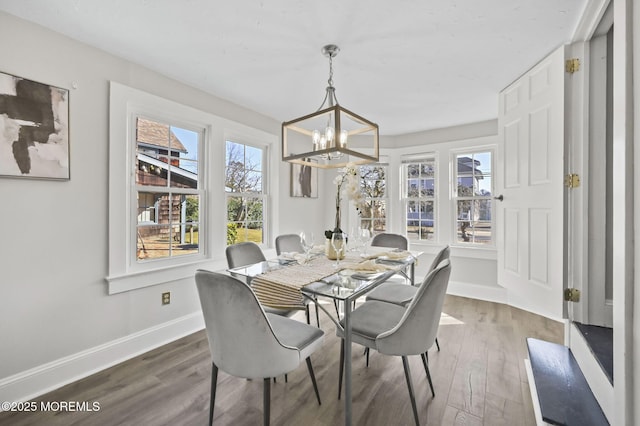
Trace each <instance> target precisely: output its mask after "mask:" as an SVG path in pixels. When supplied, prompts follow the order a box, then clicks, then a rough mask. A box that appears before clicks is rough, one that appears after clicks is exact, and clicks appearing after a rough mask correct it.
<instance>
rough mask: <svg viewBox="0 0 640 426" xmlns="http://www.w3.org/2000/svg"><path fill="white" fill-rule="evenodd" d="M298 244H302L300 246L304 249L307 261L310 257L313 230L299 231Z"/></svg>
mask: <svg viewBox="0 0 640 426" xmlns="http://www.w3.org/2000/svg"><path fill="white" fill-rule="evenodd" d="M300 244H302V248H303V249H304V256H305V260H306V261H309V259H310V258H311V249H312V248H313V244H314V238H313V232H308V233H306V234H305V233H304V232H301V233H300Z"/></svg>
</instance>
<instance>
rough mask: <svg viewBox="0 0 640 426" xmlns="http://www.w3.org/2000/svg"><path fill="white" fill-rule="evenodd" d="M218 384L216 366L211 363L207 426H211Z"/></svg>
mask: <svg viewBox="0 0 640 426" xmlns="http://www.w3.org/2000/svg"><path fill="white" fill-rule="evenodd" d="M217 382H218V366H217V365H215V364H214V363H211V394H210V396H209V426H211V425H213V407H214V405H215V403H216V384H217Z"/></svg>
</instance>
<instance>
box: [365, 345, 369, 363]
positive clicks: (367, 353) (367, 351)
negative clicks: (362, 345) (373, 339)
mask: <svg viewBox="0 0 640 426" xmlns="http://www.w3.org/2000/svg"><path fill="white" fill-rule="evenodd" d="M365 355H366V356H367V367H369V348H367V349H366V350H365Z"/></svg>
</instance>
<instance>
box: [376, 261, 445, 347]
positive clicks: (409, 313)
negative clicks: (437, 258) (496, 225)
mask: <svg viewBox="0 0 640 426" xmlns="http://www.w3.org/2000/svg"><path fill="white" fill-rule="evenodd" d="M450 274H451V263H450V262H449V259H445V260H443V261H442V262H440V264H439V265H438V266H437V267H436V268H435V269H434V270H433V271H431V272H430V273H429V274H428V275H427V276H426V277H425V279H424V281H423V282H422V285H420V287H419V288H418V291H417V292H416V295H415V296H414V298H413V300H412V301H411V303H410V304H409V306H408V307H407V310H406V311H405V313H404V315H403V316H402V319H401V320H400V322H398V324H397V325H396V326H395V327H394V328H392V329H391V330H389V331H386V332H384V333H382V334H380V335H378V336H377V337H376V349H377V350H378V352H380V353H383V354H386V355H419V354H421V353H424V352H426V351H427V350H428V349H429V348H430V347H431V346H432V345H433V343H434V342H435V339H436V337H437V335H438V326H439V324H440V316H441V314H442V305H443V303H444V296H445V294H446V292H447V286H448V284H449V275H450Z"/></svg>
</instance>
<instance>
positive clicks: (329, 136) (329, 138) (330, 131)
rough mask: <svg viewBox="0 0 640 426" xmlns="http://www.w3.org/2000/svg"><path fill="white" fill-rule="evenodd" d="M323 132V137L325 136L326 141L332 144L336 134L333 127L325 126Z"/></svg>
mask: <svg viewBox="0 0 640 426" xmlns="http://www.w3.org/2000/svg"><path fill="white" fill-rule="evenodd" d="M324 134H325V137H326V138H327V142H328V143H329V144H333V140H334V138H335V135H336V131H335V129H334V128H333V127H327V128H326V129H324Z"/></svg>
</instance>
